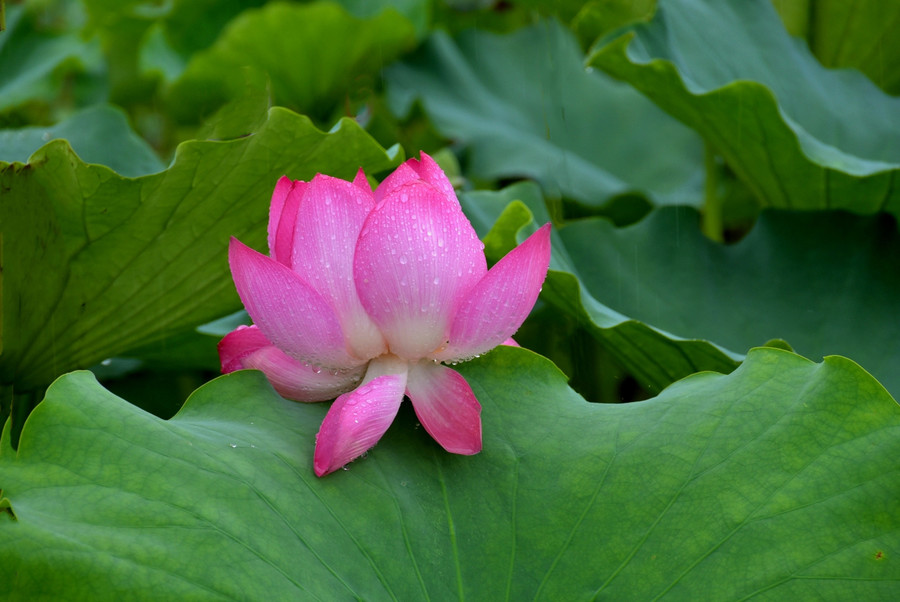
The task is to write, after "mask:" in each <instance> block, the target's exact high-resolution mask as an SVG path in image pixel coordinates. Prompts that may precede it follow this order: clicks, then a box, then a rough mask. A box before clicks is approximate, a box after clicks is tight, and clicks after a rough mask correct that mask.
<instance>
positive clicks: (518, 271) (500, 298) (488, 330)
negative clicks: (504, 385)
mask: <svg viewBox="0 0 900 602" xmlns="http://www.w3.org/2000/svg"><path fill="white" fill-rule="evenodd" d="M549 265H550V224H544V225H543V226H542V227H541V228H540V229H539V230H538V231H537V232H535V233H534V234H532V235H531V236H529V237H528V239H527V240H525V242H523V243H522V244H520V245H519V246H518V247H516V248H515V249H513V250H512V251H510V252H509V253H508V254H507V255H506V257H504V258H503V259H501V260H500V261H498V262H497V264H496V265H495V266H494V267H492V268H491V271H490V272H488V273H487V275H486V276H485V277H484V278H482V279H481V281H480V282H479V283H478V284H477V285H476V286H475V287H474V288H473V289H472V290H471V291H470V292H469V294H468V296H467V297H466V299H465V300H464V301H463V302H462V303H461V304H460V306H459V308H458V309H457V311H456V314H455V315H454V316H453V323H452V326H451V328H450V337H449V343H448V344H447V346H446V348H445V349H442V350H441V351H439V352H437V353H435V354H434V355H433V356H432V357H433V358H434V359H438V360H441V361H448V360H449V361H454V360H456V361H459V360H465V359H469V358H471V357H474V356H476V355H480V354H482V353H485V352H487V351H490V350H491V349H493V348H494V347H496V346H497V345H500V344H502V343H503V342H504V341H506V339H508V338H509V337H510V336H512V334H513V333H514V332H516V331H517V330H518V329H519V326H521V325H522V322H524V321H525V318H527V317H528V314H529V312H530V311H531V309H532V308H533V307H534V303H535V301H537V298H538V294H539V293H540V292H541V285H542V284H543V282H544V278H546V276H547V268H548V266H549Z"/></svg>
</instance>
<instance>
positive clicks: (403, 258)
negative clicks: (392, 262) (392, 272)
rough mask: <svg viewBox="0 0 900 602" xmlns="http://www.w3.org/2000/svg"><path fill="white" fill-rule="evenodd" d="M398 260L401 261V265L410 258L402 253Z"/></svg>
mask: <svg viewBox="0 0 900 602" xmlns="http://www.w3.org/2000/svg"><path fill="white" fill-rule="evenodd" d="M398 261H399V262H400V265H406V262H408V261H409V260H408V259H407V258H406V255H401V256H400V259H398Z"/></svg>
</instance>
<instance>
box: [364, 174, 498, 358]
mask: <svg viewBox="0 0 900 602" xmlns="http://www.w3.org/2000/svg"><path fill="white" fill-rule="evenodd" d="M483 248H484V245H482V244H481V241H480V240H478V236H477V235H476V234H475V230H474V229H473V228H472V225H471V224H470V223H469V220H468V219H466V216H465V215H463V213H462V210H461V209H460V207H459V205H458V204H457V203H451V202H449V201H448V200H446V198H445V197H444V195H442V194H441V193H440V191H438V190H437V189H435V188H434V187H433V186H432V185H430V184H427V183H425V182H423V181H421V180H416V181H412V182H409V183H407V184H404V185H403V186H401V187H400V188H397V189H395V190H394V191H393V192H392V193H391V194H389V195H388V196H387V197H386V198H385V199H384V201H382V203H380V204H379V205H378V206H376V208H375V209H374V210H373V211H372V213H370V214H369V217H368V218H367V219H366V222H365V225H364V226H363V229H362V232H361V233H360V237H359V241H358V242H357V245H356V256H355V258H354V262H353V274H354V280H355V281H356V289H357V291H358V292H359V298H360V301H361V302H362V305H363V307H364V308H365V309H366V312H367V313H368V314H369V316H371V318H372V320H373V321H374V322H375V323H376V324H377V325H378V327H379V328H380V329H381V332H382V333H383V334H384V336H385V339H387V342H388V347H389V348H390V351H391V353H394V354H395V355H398V356H400V357H402V358H404V359H408V360H414V359H418V358H420V357H425V356H427V355H428V354H429V353H431V352H432V351H434V350H435V349H436V348H437V347H438V346H439V345H440V344H441V343H442V342H443V341H444V340H445V337H446V335H447V332H448V329H449V324H450V319H451V318H452V316H453V314H454V312H455V310H456V306H457V304H458V303H459V302H460V300H461V299H462V298H463V297H464V296H465V294H466V293H467V292H468V291H469V289H471V288H472V287H473V286H475V284H476V283H477V282H478V281H479V280H481V278H482V276H483V275H484V274H485V273H486V272H487V266H486V263H485V259H484V252H483V250H482V249H483Z"/></svg>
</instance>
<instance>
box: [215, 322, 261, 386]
mask: <svg viewBox="0 0 900 602" xmlns="http://www.w3.org/2000/svg"><path fill="white" fill-rule="evenodd" d="M271 344H272V343H271V342H270V341H269V339H267V338H266V335H264V334H263V333H261V332H260V331H259V328H257V327H256V326H238V327H237V328H236V329H235V330H232V331H231V332H229V333H228V334H227V335H225V338H223V339H222V340H221V341H219V345H218V348H219V361H220V362H221V363H222V374H228V373H229V372H234V371H235V370H243V369H244V364H243V363H242V361H241V360H243V359H244V358H245V357H246V356H247V355H249V354H251V353H253V352H254V351H257V350H259V349H262V348H263V347H267V346H269V345H271Z"/></svg>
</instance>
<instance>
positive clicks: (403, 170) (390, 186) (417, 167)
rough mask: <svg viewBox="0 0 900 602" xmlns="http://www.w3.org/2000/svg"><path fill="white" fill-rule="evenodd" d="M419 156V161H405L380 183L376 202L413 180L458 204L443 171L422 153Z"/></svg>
mask: <svg viewBox="0 0 900 602" xmlns="http://www.w3.org/2000/svg"><path fill="white" fill-rule="evenodd" d="M420 154H421V156H422V160H421V161H419V160H416V159H409V160H407V161H406V162H405V163H403V164H402V165H401V166H400V167H398V168H397V169H395V170H394V171H393V173H391V175H389V176H388V177H386V178H385V179H384V181H383V182H381V184H380V185H379V186H378V189H377V190H376V191H375V199H376V201H381V200H382V199H383V198H384V197H385V196H386V195H388V194H390V193H391V192H393V191H394V190H396V189H397V188H399V187H400V186H402V185H403V184H406V183H408V182H412V181H415V180H424V181H425V182H428V183H429V184H431V185H432V186H434V187H435V188H437V189H438V191H440V192H441V193H442V194H443V195H444V196H445V197H446V199H447V200H448V201H450V202H453V203H456V204H459V199H457V198H456V192H455V191H454V190H453V184H451V183H450V180H449V179H448V178H447V174H445V173H444V170H442V169H441V168H440V166H439V165H438V164H437V163H435V161H434V159H432V158H431V157H429V156H428V155H426V154H425V153H424V152H423V153H420Z"/></svg>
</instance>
